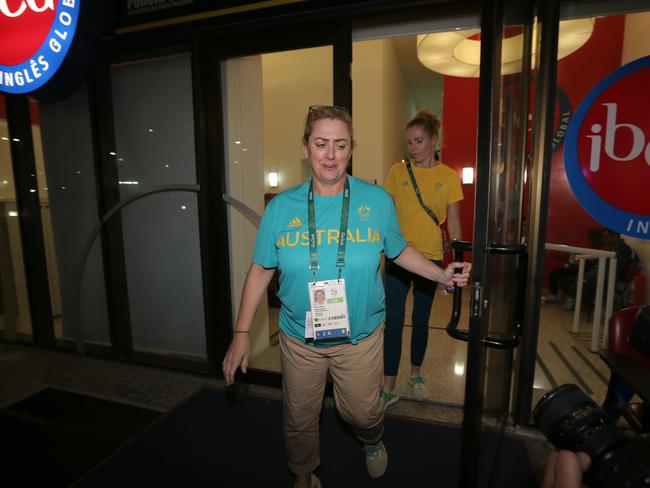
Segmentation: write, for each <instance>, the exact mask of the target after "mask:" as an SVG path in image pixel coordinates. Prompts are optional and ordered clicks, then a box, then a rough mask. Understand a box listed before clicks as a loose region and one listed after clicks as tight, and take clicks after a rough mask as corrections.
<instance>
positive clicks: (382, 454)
mask: <svg viewBox="0 0 650 488" xmlns="http://www.w3.org/2000/svg"><path fill="white" fill-rule="evenodd" d="M363 450H364V451H365V452H366V467H367V468H368V474H369V475H370V476H371V477H372V478H379V477H380V476H383V475H384V473H385V472H386V466H388V452H386V447H385V446H384V443H383V442H381V441H379V442H378V443H377V444H375V445H372V446H369V445H367V446H366V447H364V448H363Z"/></svg>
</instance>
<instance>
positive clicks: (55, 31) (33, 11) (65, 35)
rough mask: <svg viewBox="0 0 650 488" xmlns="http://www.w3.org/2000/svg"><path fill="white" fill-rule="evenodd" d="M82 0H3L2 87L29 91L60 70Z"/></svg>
mask: <svg viewBox="0 0 650 488" xmlns="http://www.w3.org/2000/svg"><path fill="white" fill-rule="evenodd" d="M80 2H81V0H0V91H3V92H6V93H15V94H21V93H29V92H32V91H34V90H36V89H38V88H40V87H41V86H43V85H44V84H45V83H47V82H48V81H49V80H50V79H51V78H52V76H54V74H55V73H56V72H57V70H58V69H59V67H60V66H61V64H62V63H63V60H64V59H65V57H66V55H67V53H68V50H69V49H70V45H71V44H72V41H73V39H74V35H75V31H76V28H77V20H78V18H79V3H80Z"/></svg>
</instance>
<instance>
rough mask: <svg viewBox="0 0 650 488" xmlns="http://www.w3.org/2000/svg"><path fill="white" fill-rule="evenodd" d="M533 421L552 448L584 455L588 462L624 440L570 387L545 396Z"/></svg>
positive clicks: (584, 396) (618, 432) (613, 427)
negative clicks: (588, 458)
mask: <svg viewBox="0 0 650 488" xmlns="http://www.w3.org/2000/svg"><path fill="white" fill-rule="evenodd" d="M533 418H534V419H535V424H536V425H537V427H538V428H539V429H540V430H541V431H542V432H543V433H544V435H545V436H546V437H547V438H548V439H549V440H550V441H551V443H553V445H554V446H555V447H557V448H558V449H570V450H572V451H583V452H586V453H587V454H589V456H590V457H591V459H592V460H593V459H597V458H599V457H601V456H603V455H606V454H607V452H608V451H609V450H611V448H612V446H613V445H615V444H618V443H620V442H624V441H625V440H627V438H626V436H625V434H624V433H623V432H621V431H620V430H619V429H617V428H616V426H615V425H613V423H612V422H611V421H610V419H609V418H608V417H607V415H606V414H605V412H604V411H603V410H602V409H601V408H600V407H599V406H598V405H596V404H595V403H594V401H593V400H592V399H591V398H589V397H588V396H587V395H586V394H585V393H584V392H583V391H582V390H580V389H579V388H578V387H577V386H576V385H572V384H567V385H561V386H559V387H557V388H555V389H554V390H551V391H549V392H548V393H546V394H545V395H544V396H543V397H542V398H541V399H540V400H539V402H538V403H537V405H536V406H535V409H534V411H533Z"/></svg>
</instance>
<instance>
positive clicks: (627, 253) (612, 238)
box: [582, 228, 633, 307]
mask: <svg viewBox="0 0 650 488" xmlns="http://www.w3.org/2000/svg"><path fill="white" fill-rule="evenodd" d="M602 236H603V247H604V248H605V249H606V250H607V251H614V252H615V253H616V281H621V279H622V278H623V275H624V274H625V270H626V269H627V266H628V264H629V262H630V260H631V259H632V254H633V251H632V248H631V247H630V246H628V245H627V243H626V242H625V241H624V240H623V239H621V234H619V233H618V232H615V231H613V230H610V229H607V228H603V229H602ZM608 271H609V270H608V269H606V270H605V283H607V274H608ZM597 278H598V266H592V267H591V268H590V269H589V270H588V271H585V277H584V285H583V289H582V299H583V301H584V302H585V303H586V304H587V305H588V306H591V307H593V306H594V302H595V298H596V282H597Z"/></svg>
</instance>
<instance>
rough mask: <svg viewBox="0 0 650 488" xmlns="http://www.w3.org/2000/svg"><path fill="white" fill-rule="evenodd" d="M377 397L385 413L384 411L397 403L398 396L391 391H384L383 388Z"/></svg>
mask: <svg viewBox="0 0 650 488" xmlns="http://www.w3.org/2000/svg"><path fill="white" fill-rule="evenodd" d="M379 396H380V397H381V400H382V401H383V402H384V411H386V409H387V408H388V407H390V406H391V405H394V404H395V403H397V402H399V395H396V394H395V393H393V392H392V391H388V390H384V389H383V388H382V389H381V390H379Z"/></svg>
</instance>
